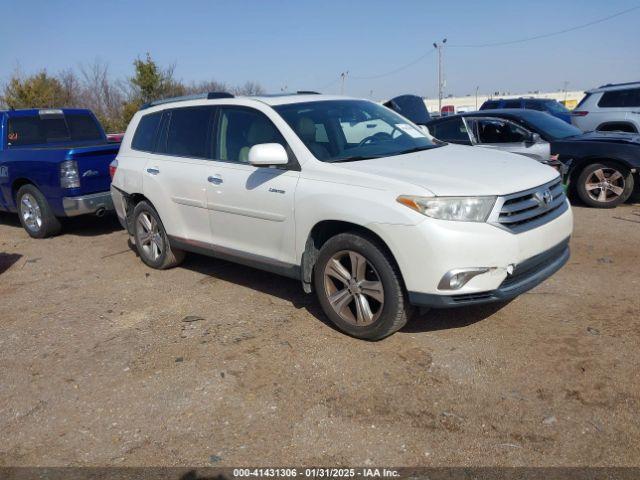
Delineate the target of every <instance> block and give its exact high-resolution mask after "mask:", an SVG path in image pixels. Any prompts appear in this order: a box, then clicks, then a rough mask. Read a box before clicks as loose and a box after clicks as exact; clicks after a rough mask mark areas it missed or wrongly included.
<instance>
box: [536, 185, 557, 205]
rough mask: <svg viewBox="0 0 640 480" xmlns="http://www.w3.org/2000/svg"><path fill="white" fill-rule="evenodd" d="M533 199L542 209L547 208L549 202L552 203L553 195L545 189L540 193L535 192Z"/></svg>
mask: <svg viewBox="0 0 640 480" xmlns="http://www.w3.org/2000/svg"><path fill="white" fill-rule="evenodd" d="M534 198H535V199H536V201H537V202H538V205H540V206H541V207H543V208H548V207H549V205H551V202H553V193H551V190H549V189H548V188H547V189H546V190H544V191H542V192H536V193H535V195H534Z"/></svg>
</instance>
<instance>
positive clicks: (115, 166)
mask: <svg viewBox="0 0 640 480" xmlns="http://www.w3.org/2000/svg"><path fill="white" fill-rule="evenodd" d="M117 169H118V160H114V161H113V162H111V163H110V164H109V176H110V177H111V180H113V177H114V176H115V174H116V170H117Z"/></svg>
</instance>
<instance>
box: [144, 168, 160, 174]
mask: <svg viewBox="0 0 640 480" xmlns="http://www.w3.org/2000/svg"><path fill="white" fill-rule="evenodd" d="M147 173H150V174H151V175H158V174H159V173H160V169H158V168H147Z"/></svg>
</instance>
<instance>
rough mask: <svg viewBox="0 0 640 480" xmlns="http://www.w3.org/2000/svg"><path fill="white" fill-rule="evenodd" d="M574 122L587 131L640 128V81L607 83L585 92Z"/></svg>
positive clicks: (635, 131)
mask: <svg viewBox="0 0 640 480" xmlns="http://www.w3.org/2000/svg"><path fill="white" fill-rule="evenodd" d="M571 122H572V123H573V124H574V125H575V126H576V127H578V128H579V129H580V130H582V131H583V132H590V131H593V130H600V131H620V132H632V133H637V132H640V82H632V83H619V84H616V85H613V84H610V85H603V86H602V87H599V88H595V89H593V90H589V91H587V92H585V96H584V98H583V99H582V100H581V101H580V103H579V104H578V106H577V107H576V108H575V109H574V110H573V111H572V112H571Z"/></svg>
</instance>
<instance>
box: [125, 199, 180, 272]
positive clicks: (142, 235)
mask: <svg viewBox="0 0 640 480" xmlns="http://www.w3.org/2000/svg"><path fill="white" fill-rule="evenodd" d="M133 219H134V237H135V246H136V249H137V250H138V254H139V255H140V258H141V259H142V261H143V262H144V263H146V264H147V265H149V266H150V267H151V268H157V269H159V270H164V269H167V268H172V267H175V266H177V265H179V264H180V263H181V262H182V260H184V252H183V251H182V250H177V249H174V248H172V247H171V244H170V243H169V238H168V237H167V232H166V231H165V229H164V226H163V225H162V221H161V220H160V216H159V215H158V212H156V210H155V209H154V208H153V207H152V206H151V205H150V204H149V203H147V202H145V201H142V202H140V203H138V204H137V205H136V207H135V209H134V210H133Z"/></svg>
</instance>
